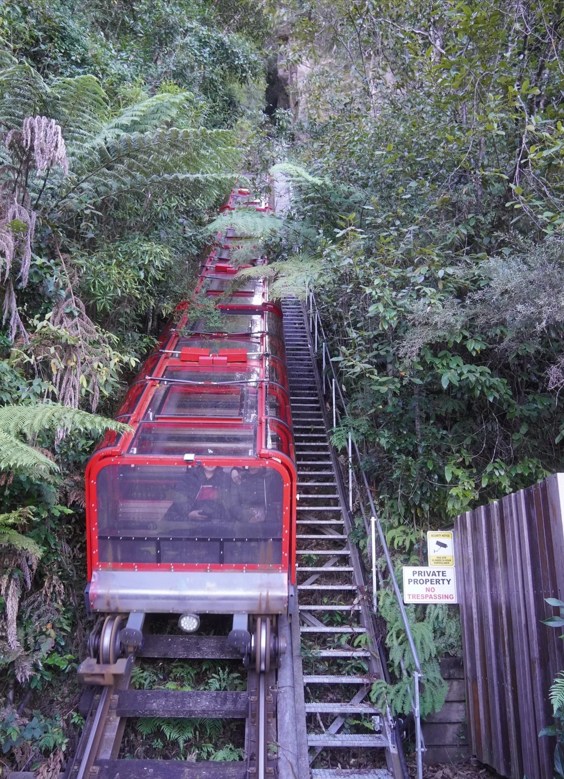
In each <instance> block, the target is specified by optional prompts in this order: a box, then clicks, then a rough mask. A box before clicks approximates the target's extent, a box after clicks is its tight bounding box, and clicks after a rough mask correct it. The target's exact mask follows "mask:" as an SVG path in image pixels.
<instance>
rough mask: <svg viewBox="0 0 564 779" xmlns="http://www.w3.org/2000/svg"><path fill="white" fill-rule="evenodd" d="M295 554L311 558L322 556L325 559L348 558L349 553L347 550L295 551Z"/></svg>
mask: <svg viewBox="0 0 564 779" xmlns="http://www.w3.org/2000/svg"><path fill="white" fill-rule="evenodd" d="M296 554H308V555H311V556H312V557H319V556H323V555H325V556H326V557H327V556H328V557H336V556H337V555H340V556H341V557H342V556H343V555H347V557H348V556H349V555H350V552H349V550H348V549H315V550H314V549H296Z"/></svg>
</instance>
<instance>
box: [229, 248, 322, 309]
mask: <svg viewBox="0 0 564 779" xmlns="http://www.w3.org/2000/svg"><path fill="white" fill-rule="evenodd" d="M322 273H323V265H322V262H321V260H317V259H316V258H314V257H311V256H310V255H308V254H295V255H294V256H293V257H291V258H290V259H288V260H282V261H279V262H273V263H270V264H269V265H266V266H265V265H261V266H259V267H256V268H248V269H247V268H246V269H245V270H243V271H241V272H240V274H239V276H238V278H246V277H257V276H259V277H261V278H266V279H268V280H269V285H268V288H269V292H270V297H271V298H273V299H274V300H279V299H280V298H283V297H296V298H298V299H300V300H304V299H305V297H306V295H307V292H308V290H309V289H312V288H313V287H314V286H316V284H317V282H318V281H319V279H320V278H321V276H322Z"/></svg>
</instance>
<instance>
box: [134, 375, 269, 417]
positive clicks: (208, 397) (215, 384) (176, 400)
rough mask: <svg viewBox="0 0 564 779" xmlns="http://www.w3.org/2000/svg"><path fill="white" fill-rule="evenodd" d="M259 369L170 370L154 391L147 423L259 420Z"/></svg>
mask: <svg viewBox="0 0 564 779" xmlns="http://www.w3.org/2000/svg"><path fill="white" fill-rule="evenodd" d="M258 376H259V372H258V367H255V366H247V364H246V363H245V364H244V366H242V368H241V367H239V366H238V363H234V364H233V368H232V369H231V370H222V371H209V370H207V369H201V368H198V367H194V368H191V369H181V368H171V369H169V370H167V371H166V372H165V375H164V379H168V380H169V381H164V380H163V381H162V382H161V383H160V385H159V387H158V388H157V390H156V391H155V393H154V395H153V397H152V399H151V403H150V405H149V407H148V409H147V411H146V413H145V420H147V421H151V422H152V421H156V420H158V419H162V418H164V417H199V418H203V417H210V418H217V417H233V418H238V419H242V420H243V421H247V422H254V421H255V420H256V418H257V406H258V386H257V380H258Z"/></svg>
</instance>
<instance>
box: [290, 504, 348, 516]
mask: <svg viewBox="0 0 564 779" xmlns="http://www.w3.org/2000/svg"><path fill="white" fill-rule="evenodd" d="M301 511H324V512H328V511H329V512H333V513H338V514H340V513H341V507H340V506H301V505H300V504H299V503H298V513H300V512H301Z"/></svg>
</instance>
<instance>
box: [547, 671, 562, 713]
mask: <svg viewBox="0 0 564 779" xmlns="http://www.w3.org/2000/svg"><path fill="white" fill-rule="evenodd" d="M548 697H549V700H550V702H551V703H552V713H553V714H554V716H555V717H557V716H561V715H562V712H564V671H560V672H559V673H558V676H557V677H556V678H555V680H554V681H553V683H552V685H551V687H550V690H549V692H548Z"/></svg>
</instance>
